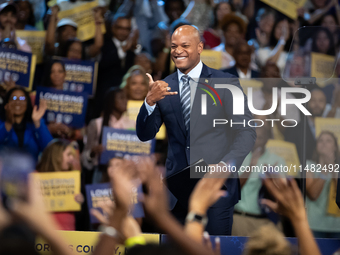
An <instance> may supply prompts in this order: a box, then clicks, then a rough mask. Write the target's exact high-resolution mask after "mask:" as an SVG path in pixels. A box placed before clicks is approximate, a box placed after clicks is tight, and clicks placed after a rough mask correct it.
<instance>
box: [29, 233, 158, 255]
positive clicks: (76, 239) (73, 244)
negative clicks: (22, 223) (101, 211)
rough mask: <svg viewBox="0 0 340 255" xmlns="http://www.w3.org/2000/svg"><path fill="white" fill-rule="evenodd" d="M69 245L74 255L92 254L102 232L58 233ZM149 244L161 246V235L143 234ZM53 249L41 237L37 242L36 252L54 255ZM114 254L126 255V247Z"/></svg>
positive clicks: (42, 254) (118, 248)
mask: <svg viewBox="0 0 340 255" xmlns="http://www.w3.org/2000/svg"><path fill="white" fill-rule="evenodd" d="M57 232H58V233H60V234H61V236H62V237H63V239H64V240H65V241H66V243H67V244H68V247H69V249H70V250H71V251H72V253H73V254H92V253H93V251H94V249H95V247H96V244H97V242H98V240H99V236H100V232H83V231H57ZM143 236H144V238H145V240H146V242H147V243H154V244H159V238H160V236H159V234H143ZM52 249H53V247H51V245H50V244H49V243H48V242H46V241H45V240H43V239H42V238H40V237H37V239H36V241H35V250H36V251H37V252H39V253H40V254H41V255H52V254H53V252H52ZM113 254H117V255H123V254H125V247H124V246H123V245H118V246H117V247H116V248H115V250H114V252H113Z"/></svg>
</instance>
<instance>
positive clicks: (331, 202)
mask: <svg viewBox="0 0 340 255" xmlns="http://www.w3.org/2000/svg"><path fill="white" fill-rule="evenodd" d="M337 181H338V180H337V179H335V178H334V179H332V180H331V186H330V189H329V196H328V209H327V212H328V213H329V214H331V215H332V216H335V217H340V209H339V207H338V205H337V204H336V202H335V201H336V187H337Z"/></svg>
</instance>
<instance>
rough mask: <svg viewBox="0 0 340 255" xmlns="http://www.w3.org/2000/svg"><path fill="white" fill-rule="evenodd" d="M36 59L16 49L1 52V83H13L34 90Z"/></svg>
mask: <svg viewBox="0 0 340 255" xmlns="http://www.w3.org/2000/svg"><path fill="white" fill-rule="evenodd" d="M35 65H36V57H35V56H34V55H32V53H27V52H23V51H19V50H14V49H4V48H2V49H1V50H0V82H1V83H3V82H4V81H9V80H10V79H12V81H14V82H15V84H17V85H20V86H22V87H25V88H27V90H28V91H31V90H32V85H33V79H34V72H35Z"/></svg>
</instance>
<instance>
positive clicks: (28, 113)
mask: <svg viewBox="0 0 340 255" xmlns="http://www.w3.org/2000/svg"><path fill="white" fill-rule="evenodd" d="M46 109H47V104H46V101H42V102H41V103H40V106H39V109H38V107H37V106H34V108H33V109H32V103H31V100H30V97H29V94H28V92H27V91H26V90H25V89H24V88H21V87H14V88H12V89H10V90H9V91H8V92H7V94H6V96H5V98H4V103H3V108H2V109H1V110H2V111H1V120H0V144H1V146H3V147H19V148H22V149H23V150H25V151H27V152H29V153H31V154H32V155H33V156H34V158H35V159H38V155H39V153H40V152H42V151H43V150H44V149H45V147H46V146H47V144H48V143H49V142H50V141H51V140H52V136H51V134H50V132H49V130H48V129H47V127H46V125H45V121H44V120H43V119H42V117H43V116H44V114H45V111H46Z"/></svg>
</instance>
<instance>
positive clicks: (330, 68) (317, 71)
mask: <svg viewBox="0 0 340 255" xmlns="http://www.w3.org/2000/svg"><path fill="white" fill-rule="evenodd" d="M335 64H336V63H335V57H334V56H330V55H326V54H322V53H315V52H312V53H311V74H310V75H311V76H310V77H316V78H317V79H325V80H327V79H329V78H331V77H332V76H333V72H334V68H335ZM318 85H320V86H321V87H324V86H325V83H324V82H318Z"/></svg>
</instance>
